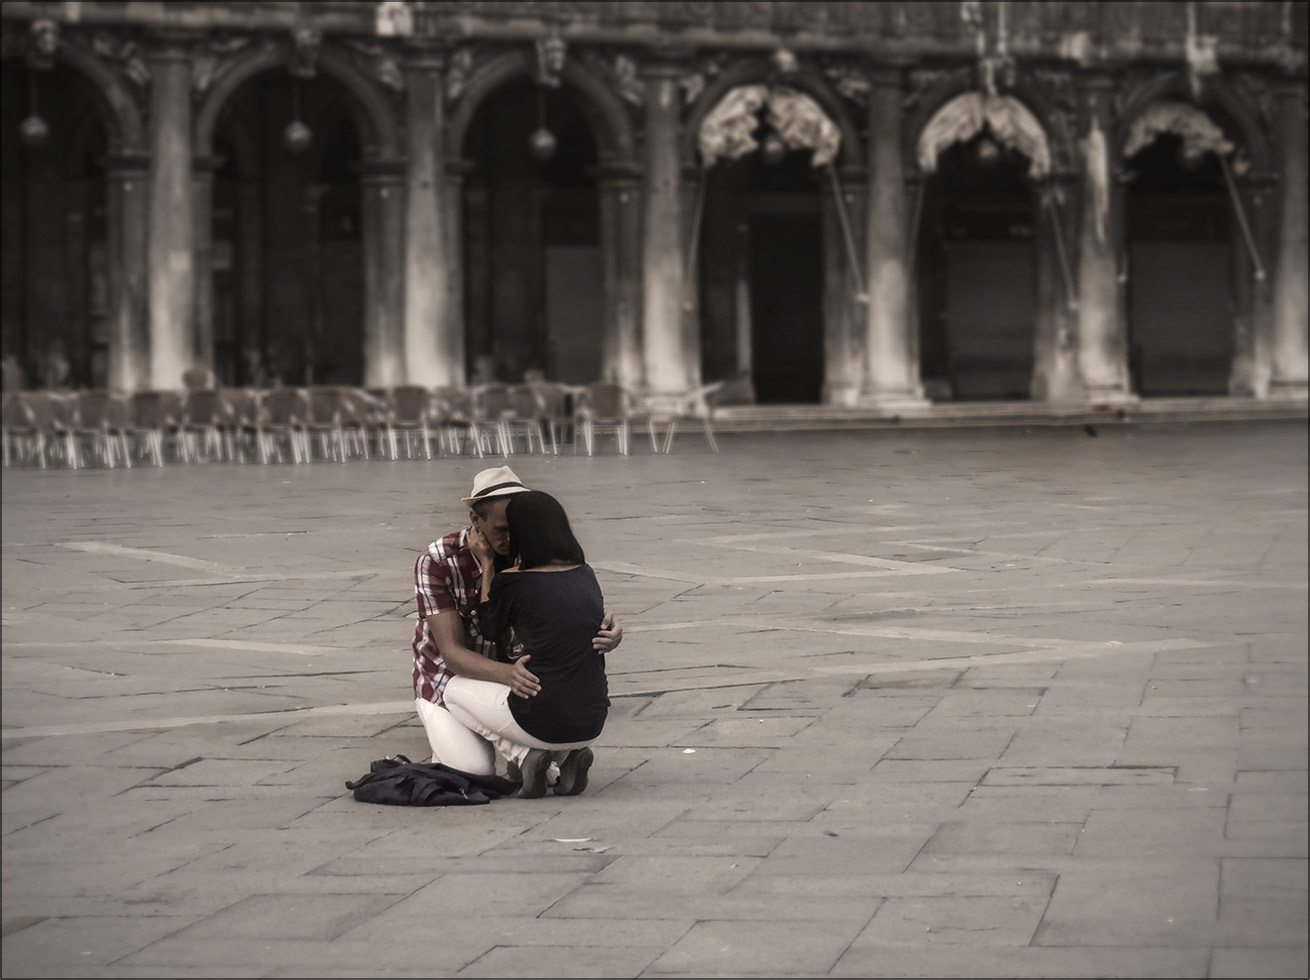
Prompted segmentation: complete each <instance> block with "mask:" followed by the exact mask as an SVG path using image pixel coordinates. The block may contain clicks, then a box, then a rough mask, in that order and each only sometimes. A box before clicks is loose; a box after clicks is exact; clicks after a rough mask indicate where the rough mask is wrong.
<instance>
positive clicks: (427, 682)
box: [412, 531, 507, 704]
mask: <svg viewBox="0 0 1310 980" xmlns="http://www.w3.org/2000/svg"><path fill="white" fill-rule="evenodd" d="M466 533H467V532H466V531H452V532H451V533H450V534H447V535H446V536H445V537H443V538H441V539H440V540H439V541H434V542H433V543H432V544H431V545H429V546H428V548H427V549H426V550H425V551H423V552H422V553H421V554H420V555H419V556H418V558H417V559H415V561H414V605H415V613H416V616H417V622H416V623H415V624H414V643H413V652H414V668H413V672H412V680H413V685H414V697H416V698H423V699H424V700H426V701H431V702H433V703H434V704H443V703H444V701H443V698H442V692H443V691H444V690H445V688H446V683H447V682H448V681H449V680H450V678H451V677H453V676H454V674H452V673H451V671H450V669H449V668H448V667H447V666H446V661H445V659H444V658H443V657H442V656H441V653H440V652H439V651H438V649H437V642H436V639H435V638H434V637H433V636H432V630H431V629H430V628H429V627H428V617H429V616H432V615H435V614H437V613H446V612H453V613H456V614H458V615H459V617H460V619H461V620H462V622H463V624H464V631H465V634H466V638H465V642H466V643H468V645H469V647H470V649H472V650H474V651H475V652H477V653H479V654H481V655H482V656H484V657H489V658H491V659H493V660H494V659H505V656H504V653H502V654H501V656H500V657H498V656H497V646H498V644H496V643H493V642H491V641H489V640H485V639H483V638H482V636H481V634H480V633H479V632H478V630H477V626H476V625H475V622H474V618H475V616H476V614H477V606H478V585H479V580H480V578H481V576H482V571H481V569H479V568H478V563H477V560H476V559H475V558H474V557H473V553H472V552H471V551H470V550H469V549H468V546H467V538H466ZM501 645H502V646H503V645H504V644H503V641H502V644H501ZM506 652H507V651H506Z"/></svg>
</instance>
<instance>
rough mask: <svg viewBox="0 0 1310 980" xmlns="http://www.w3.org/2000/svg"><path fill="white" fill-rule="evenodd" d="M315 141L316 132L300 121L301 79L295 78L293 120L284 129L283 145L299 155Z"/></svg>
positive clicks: (292, 94) (292, 90) (290, 151)
mask: <svg viewBox="0 0 1310 980" xmlns="http://www.w3.org/2000/svg"><path fill="white" fill-rule="evenodd" d="M313 142H314V134H313V133H312V132H311V131H310V128H309V127H308V126H306V125H305V124H304V123H303V122H301V121H300V80H299V79H297V78H293V79H292V80H291V122H289V123H287V128H286V129H284V130H282V145H283V146H285V147H286V148H287V152H288V153H293V154H296V155H297V156H298V155H300V154H301V153H304V152H305V151H306V150H308V149H309V147H310V144H312V143H313Z"/></svg>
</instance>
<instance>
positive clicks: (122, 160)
mask: <svg viewBox="0 0 1310 980" xmlns="http://www.w3.org/2000/svg"><path fill="white" fill-rule="evenodd" d="M105 169H106V171H108V173H109V176H110V177H115V178H118V179H120V180H123V179H128V180H136V179H139V178H141V177H144V176H146V175H147V174H149V173H150V154H149V153H145V152H140V153H114V154H111V155H110V156H109V157H107V158H106V160H105Z"/></svg>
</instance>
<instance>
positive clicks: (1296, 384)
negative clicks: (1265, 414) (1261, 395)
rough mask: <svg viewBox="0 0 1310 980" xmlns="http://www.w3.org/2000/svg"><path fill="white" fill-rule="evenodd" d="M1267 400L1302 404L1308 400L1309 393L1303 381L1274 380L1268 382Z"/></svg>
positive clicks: (1309, 398) (1309, 397)
mask: <svg viewBox="0 0 1310 980" xmlns="http://www.w3.org/2000/svg"><path fill="white" fill-rule="evenodd" d="M1269 400H1270V401H1280V402H1303V401H1307V400H1310V391H1308V390H1307V383H1306V382H1305V381H1279V380H1277V379H1275V380H1273V381H1270V382H1269Z"/></svg>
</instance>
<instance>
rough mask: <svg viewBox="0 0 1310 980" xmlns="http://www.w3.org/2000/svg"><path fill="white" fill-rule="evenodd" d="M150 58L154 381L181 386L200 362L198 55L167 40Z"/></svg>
mask: <svg viewBox="0 0 1310 980" xmlns="http://www.w3.org/2000/svg"><path fill="white" fill-rule="evenodd" d="M149 60H150V154H151V160H150V230H149V257H150V267H149V275H150V384H151V386H152V387H155V388H169V389H171V388H180V387H181V386H182V374H183V372H185V371H186V369H187V368H188V367H190V366H191V364H192V362H193V361H194V360H195V356H196V350H195V338H194V336H193V330H194V326H195V315H194V314H195V255H194V248H195V239H194V235H195V223H194V221H193V216H192V188H191V180H192V176H191V53H190V51H189V50H188V48H187V45H186V43H185V41H184V40H182V39H179V38H168V37H164V38H161V39H160V40H159V41H158V42H157V43H156V44H155V46H153V47H152V48H151V50H150V52H149Z"/></svg>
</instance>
